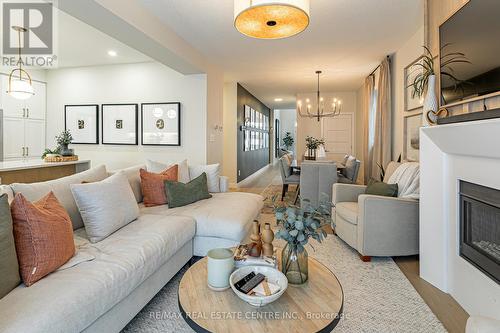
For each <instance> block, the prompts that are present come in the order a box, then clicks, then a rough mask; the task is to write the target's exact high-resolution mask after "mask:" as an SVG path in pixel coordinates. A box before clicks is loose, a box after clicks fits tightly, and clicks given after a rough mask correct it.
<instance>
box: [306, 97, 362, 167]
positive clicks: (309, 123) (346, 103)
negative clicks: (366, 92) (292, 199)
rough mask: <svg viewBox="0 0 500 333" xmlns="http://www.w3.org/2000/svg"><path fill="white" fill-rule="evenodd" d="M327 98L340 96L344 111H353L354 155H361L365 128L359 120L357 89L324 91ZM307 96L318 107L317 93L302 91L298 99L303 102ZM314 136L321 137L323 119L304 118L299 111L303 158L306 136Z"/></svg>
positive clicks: (313, 106) (313, 108) (314, 106)
mask: <svg viewBox="0 0 500 333" xmlns="http://www.w3.org/2000/svg"><path fill="white" fill-rule="evenodd" d="M322 96H323V97H324V98H325V100H327V101H328V100H331V99H332V98H334V97H335V98H339V99H341V100H342V103H343V109H342V112H343V113H352V114H354V116H355V123H356V128H355V132H354V142H353V150H354V152H353V153H354V155H356V156H360V155H361V150H358V143H359V141H361V140H362V135H363V130H362V127H358V126H360V125H361V123H360V122H359V119H358V118H359V115H358V112H359V111H360V110H358V106H357V93H356V92H355V91H350V92H325V93H322ZM306 98H309V99H310V100H311V105H312V110H315V108H316V104H315V101H316V93H302V94H298V95H297V99H299V100H302V101H303V104H304V101H305V99H306ZM308 135H309V136H313V137H316V138H321V137H322V135H321V121H319V122H318V120H317V119H315V118H314V119H311V118H303V117H300V116H299V115H298V113H297V157H298V158H301V157H302V155H303V154H304V151H305V150H306V141H305V140H306V136H308Z"/></svg>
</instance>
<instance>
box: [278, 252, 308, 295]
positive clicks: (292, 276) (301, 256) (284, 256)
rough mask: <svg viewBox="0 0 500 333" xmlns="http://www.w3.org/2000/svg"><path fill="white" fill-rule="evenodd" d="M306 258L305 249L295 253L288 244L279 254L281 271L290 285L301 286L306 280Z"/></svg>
mask: <svg viewBox="0 0 500 333" xmlns="http://www.w3.org/2000/svg"><path fill="white" fill-rule="evenodd" d="M307 264H308V257H307V251H306V249H303V251H297V250H296V249H292V247H291V246H289V245H288V244H287V245H286V246H285V248H284V249H283V251H282V252H281V271H282V272H283V274H285V276H286V278H287V279H288V283H290V284H295V285H298V284H303V283H305V282H306V281H307V278H308V267H307Z"/></svg>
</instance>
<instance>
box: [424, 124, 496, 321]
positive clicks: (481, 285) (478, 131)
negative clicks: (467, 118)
mask: <svg viewBox="0 0 500 333" xmlns="http://www.w3.org/2000/svg"><path fill="white" fill-rule="evenodd" d="M420 162H421V170H420V175H421V178H420V181H421V184H420V186H421V188H420V195H421V201H420V276H421V277H422V278H423V279H425V280H427V281H428V282H430V283H431V284H433V285H434V286H436V287H437V288H439V289H441V290H442V291H444V292H447V293H449V294H450V295H451V296H452V297H453V298H455V299H456V300H457V302H458V303H459V304H460V305H461V306H462V307H463V308H464V309H465V310H466V311H467V312H468V313H469V314H470V315H482V316H487V317H491V318H496V319H500V284H498V283H497V282H496V281H495V280H494V279H492V278H491V277H490V276H488V275H487V274H485V273H484V272H483V271H481V270H479V269H478V268H476V267H475V266H474V265H473V264H471V263H470V262H469V261H467V260H465V259H464V258H463V257H461V256H460V253H459V245H460V233H459V230H460V221H459V217H460V201H459V198H460V193H459V192H460V187H459V186H460V181H463V182H468V183H473V184H478V185H482V186H485V187H488V188H492V189H498V190H500V119H493V120H482V121H473V122H466V123H458V124H449V125H442V126H435V127H426V128H422V129H421V130H420Z"/></svg>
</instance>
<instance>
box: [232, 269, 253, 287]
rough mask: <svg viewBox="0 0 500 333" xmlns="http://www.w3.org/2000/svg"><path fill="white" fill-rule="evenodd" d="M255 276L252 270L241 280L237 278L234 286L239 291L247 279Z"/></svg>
mask: <svg viewBox="0 0 500 333" xmlns="http://www.w3.org/2000/svg"><path fill="white" fill-rule="evenodd" d="M254 276H255V273H254V272H251V273H250V274H247V275H245V276H244V277H243V278H242V279H241V280H239V281H238V282H236V283H235V284H234V287H235V288H236V289H237V290H239V291H241V287H243V286H244V285H245V284H246V283H247V282H248V281H250V280H251V279H252V278H253V277H254Z"/></svg>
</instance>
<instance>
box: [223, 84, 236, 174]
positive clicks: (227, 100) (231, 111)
mask: <svg viewBox="0 0 500 333" xmlns="http://www.w3.org/2000/svg"><path fill="white" fill-rule="evenodd" d="M223 100H224V112H223V124H224V134H223V135H224V142H223V146H224V151H223V159H222V160H223V163H222V165H223V168H222V174H223V175H224V176H227V177H229V182H230V183H232V184H236V183H237V174H236V173H237V169H238V155H237V154H238V149H237V148H238V147H237V146H238V142H237V140H236V138H237V135H238V128H237V127H238V110H237V108H238V106H237V104H238V88H237V83H236V82H228V83H225V84H224V99H223Z"/></svg>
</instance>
